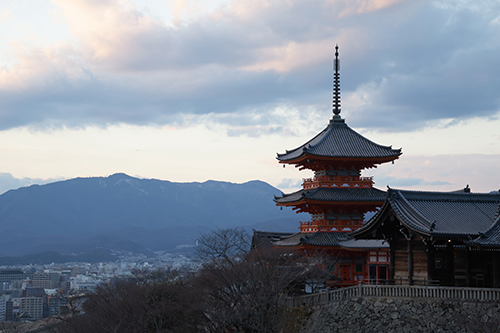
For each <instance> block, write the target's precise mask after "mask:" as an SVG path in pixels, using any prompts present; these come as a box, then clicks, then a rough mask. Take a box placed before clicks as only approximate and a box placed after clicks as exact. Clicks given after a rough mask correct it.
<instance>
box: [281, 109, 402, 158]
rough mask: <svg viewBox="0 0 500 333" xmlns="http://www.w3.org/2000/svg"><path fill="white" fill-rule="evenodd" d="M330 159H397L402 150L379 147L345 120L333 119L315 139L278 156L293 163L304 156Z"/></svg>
mask: <svg viewBox="0 0 500 333" xmlns="http://www.w3.org/2000/svg"><path fill="white" fill-rule="evenodd" d="M306 154H307V155H313V156H319V157H330V158H335V157H338V158H357V159H370V158H391V157H393V158H394V159H395V158H397V157H398V156H399V155H401V154H402V153H401V149H392V147H391V146H382V145H379V144H377V143H375V142H373V141H371V140H369V139H367V138H365V137H364V136H362V135H361V134H359V133H357V132H356V131H354V130H353V129H352V128H350V127H349V126H347V124H346V123H345V121H344V119H341V118H337V119H335V118H334V119H332V120H331V121H330V124H329V125H328V126H327V127H326V128H325V129H324V130H323V131H321V132H320V133H319V134H317V135H316V136H315V137H314V138H312V139H311V140H309V141H307V142H306V143H304V144H303V145H301V146H300V147H298V148H295V149H293V150H290V151H286V153H284V154H278V157H277V159H278V160H280V161H283V162H285V161H291V160H295V159H297V158H300V157H301V156H303V155H306Z"/></svg>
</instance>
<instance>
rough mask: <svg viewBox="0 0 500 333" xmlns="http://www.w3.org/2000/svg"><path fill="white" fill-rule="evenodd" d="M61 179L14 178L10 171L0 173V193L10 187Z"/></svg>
mask: <svg viewBox="0 0 500 333" xmlns="http://www.w3.org/2000/svg"><path fill="white" fill-rule="evenodd" d="M59 180H62V179H61V178H58V179H40V178H28V177H25V178H15V177H14V176H12V175H11V174H10V173H0V195H2V194H3V193H5V192H6V191H8V190H11V189H18V188H20V187H26V186H30V185H34V184H38V185H42V184H48V183H53V182H56V181H59Z"/></svg>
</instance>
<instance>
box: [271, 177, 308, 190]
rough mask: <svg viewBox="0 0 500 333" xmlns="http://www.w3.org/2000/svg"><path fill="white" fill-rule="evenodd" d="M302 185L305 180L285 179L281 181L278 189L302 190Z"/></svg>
mask: <svg viewBox="0 0 500 333" xmlns="http://www.w3.org/2000/svg"><path fill="white" fill-rule="evenodd" d="M302 183H303V180H302V179H296V178H294V179H292V178H283V180H282V181H281V183H279V184H278V186H277V187H278V188H280V189H285V190H286V189H298V188H302Z"/></svg>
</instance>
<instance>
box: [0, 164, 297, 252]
mask: <svg viewBox="0 0 500 333" xmlns="http://www.w3.org/2000/svg"><path fill="white" fill-rule="evenodd" d="M278 194H280V191H279V190H278V189H276V188H274V187H272V186H271V185H269V184H267V183H265V182H262V181H249V182H246V183H243V184H234V183H229V182H220V181H211V180H209V181H206V182H203V183H198V182H193V183H174V182H170V181H162V180H156V179H139V178H134V177H130V176H128V175H126V174H123V173H118V174H114V175H111V176H109V177H91V178H75V179H70V180H66V181H60V182H55V183H51V184H45V185H32V186H29V187H24V188H20V189H17V190H11V191H8V192H6V193H4V194H2V195H0V256H1V255H12V254H16V255H19V254H29V253H33V252H42V251H58V252H61V253H83V252H87V251H92V250H95V249H99V250H111V249H120V250H127V251H131V252H144V251H148V250H169V249H175V247H176V246H178V245H182V244H188V243H193V240H194V239H195V238H196V237H197V236H198V235H199V232H200V231H201V232H205V231H208V230H210V229H212V228H214V227H215V226H218V227H230V226H243V225H246V226H251V225H253V224H257V225H259V226H262V225H267V224H266V221H273V222H269V223H270V225H269V227H270V228H272V224H273V223H278V224H279V225H280V228H281V229H282V227H283V225H290V228H289V230H297V227H298V220H299V218H298V217H299V216H298V215H296V214H295V213H294V212H292V211H291V210H283V211H281V210H280V209H279V208H278V207H276V206H275V205H274V202H273V200H272V199H273V196H274V195H278ZM287 229H288V228H287Z"/></svg>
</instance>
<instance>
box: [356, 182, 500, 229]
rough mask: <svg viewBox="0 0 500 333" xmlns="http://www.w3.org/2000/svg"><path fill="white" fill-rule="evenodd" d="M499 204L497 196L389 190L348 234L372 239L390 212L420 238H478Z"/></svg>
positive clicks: (491, 220) (490, 222)
mask: <svg viewBox="0 0 500 333" xmlns="http://www.w3.org/2000/svg"><path fill="white" fill-rule="evenodd" d="M499 201H500V194H498V193H470V192H468V191H461V192H424V191H407V190H397V189H389V190H388V193H387V199H386V201H385V203H384V205H383V206H382V208H381V209H380V210H379V211H378V212H377V214H375V215H374V216H373V217H372V218H371V219H370V220H368V221H367V222H366V223H365V224H364V225H363V227H361V228H360V229H358V230H356V231H353V232H352V233H351V235H352V236H354V237H356V238H364V237H365V236H368V238H373V235H374V234H373V232H374V231H375V230H376V229H377V228H379V227H383V221H384V220H385V218H386V217H387V216H388V215H390V214H391V213H390V212H391V211H392V212H393V213H394V216H395V217H396V218H397V220H398V221H399V223H400V224H401V225H403V226H405V227H406V228H408V229H409V230H410V231H411V232H414V233H416V234H419V235H421V236H426V237H463V236H474V235H475V236H478V235H479V234H481V233H482V232H485V231H486V230H487V229H488V228H489V227H490V226H491V225H492V223H493V219H494V217H495V215H496V212H497V211H498V205H499Z"/></svg>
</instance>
